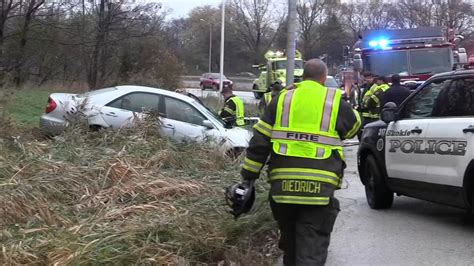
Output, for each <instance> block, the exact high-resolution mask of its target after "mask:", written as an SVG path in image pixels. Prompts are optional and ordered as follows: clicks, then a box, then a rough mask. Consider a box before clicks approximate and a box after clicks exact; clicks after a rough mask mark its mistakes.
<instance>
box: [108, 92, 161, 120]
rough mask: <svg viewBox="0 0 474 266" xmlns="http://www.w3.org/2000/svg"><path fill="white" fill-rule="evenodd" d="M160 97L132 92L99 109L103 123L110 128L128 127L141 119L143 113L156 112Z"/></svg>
mask: <svg viewBox="0 0 474 266" xmlns="http://www.w3.org/2000/svg"><path fill="white" fill-rule="evenodd" d="M159 102H160V96H159V95H158V94H154V93H148V92H132V93H129V94H126V95H123V96H121V97H119V98H118V99H115V100H113V101H111V102H110V103H108V104H107V105H105V106H104V107H102V108H101V110H100V111H101V114H102V117H103V119H104V121H105V122H106V123H107V124H108V125H109V126H110V127H112V128H121V127H129V126H131V125H133V122H134V120H135V119H142V118H143V115H144V114H143V112H144V111H156V112H157V111H158V110H159V109H158V107H159Z"/></svg>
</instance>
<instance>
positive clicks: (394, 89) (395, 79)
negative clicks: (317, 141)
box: [381, 74, 411, 108]
mask: <svg viewBox="0 0 474 266" xmlns="http://www.w3.org/2000/svg"><path fill="white" fill-rule="evenodd" d="M410 94H411V91H410V90H409V89H408V88H407V87H405V86H403V85H401V84H400V75H397V74H395V75H393V76H392V86H390V89H389V90H388V91H387V92H385V93H384V94H383V95H382V105H381V107H382V108H383V106H384V105H385V104H386V103H388V102H394V103H396V104H397V106H400V105H401V104H402V102H403V101H404V100H405V99H406V98H407V97H408V96H409V95H410Z"/></svg>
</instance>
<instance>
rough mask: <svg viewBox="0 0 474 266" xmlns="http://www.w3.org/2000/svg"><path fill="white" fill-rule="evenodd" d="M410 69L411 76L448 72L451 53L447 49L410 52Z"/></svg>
mask: <svg viewBox="0 0 474 266" xmlns="http://www.w3.org/2000/svg"><path fill="white" fill-rule="evenodd" d="M410 67H411V69H410V73H411V74H412V75H420V74H435V73H441V72H446V71H450V70H451V51H450V49H449V48H442V49H433V50H425V49H423V50H413V51H410Z"/></svg>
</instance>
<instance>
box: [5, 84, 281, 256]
mask: <svg viewBox="0 0 474 266" xmlns="http://www.w3.org/2000/svg"><path fill="white" fill-rule="evenodd" d="M45 94H46V96H47V93H45ZM43 96H44V95H43ZM39 98H42V99H39ZM46 98H47V97H46ZM46 98H43V97H42V96H40V95H36V96H35V97H33V95H32V94H28V96H25V100H22V101H23V102H28V99H31V100H32V99H37V100H38V104H37V105H36V103H33V101H32V102H30V103H31V104H30V106H36V108H38V109H37V110H40V113H41V110H42V108H43V106H42V107H41V108H40V107H39V106H40V105H43V104H40V103H39V102H41V103H43V102H46ZM19 99H22V97H18V94H17V95H16V100H15V101H19ZM11 103H13V101H12V102H11ZM10 110H21V111H15V112H10V113H11V114H12V116H13V115H14V114H15V113H20V114H23V115H24V116H25V117H23V118H22V117H21V116H16V117H15V120H16V121H24V123H25V125H28V121H34V120H35V119H36V118H33V117H36V116H38V115H39V114H37V112H36V111H32V110H31V112H30V111H28V112H23V111H22V108H19V107H16V109H15V108H13V109H10ZM27 114H28V115H27ZM32 118H33V119H32ZM20 119H24V120H20ZM35 123H36V122H34V123H33V122H31V124H35ZM147 123H149V121H148V122H147ZM147 125H148V124H144V125H140V126H138V127H137V128H135V129H131V130H124V131H121V132H112V131H102V132H96V133H91V132H88V131H87V129H86V128H82V127H80V126H77V127H75V128H71V129H70V130H68V131H67V132H65V133H64V134H63V135H62V136H59V137H56V138H54V139H49V140H36V139H34V138H33V137H32V136H29V135H27V134H26V135H25V134H23V135H20V136H21V137H19V138H18V137H15V138H12V135H11V134H10V135H9V134H8V132H4V133H3V136H0V205H1V206H2V208H0V228H2V229H1V230H0V243H1V245H2V252H1V253H0V263H2V264H3V263H6V264H19V263H36V264H58V265H64V264H71V263H74V264H76V263H87V264H103V263H110V264H130V263H147V264H167V263H171V264H176V265H184V264H188V263H190V264H197V263H218V262H222V261H225V262H238V263H241V264H243V265H250V264H254V265H256V264H258V265H260V264H269V263H271V261H272V259H273V258H274V257H275V254H276V252H277V251H276V247H275V242H276V232H275V230H274V228H275V226H274V222H273V221H272V218H271V214H270V212H269V208H268V205H267V203H266V192H265V191H266V190H267V185H266V184H265V182H263V181H260V182H259V183H258V201H257V203H256V205H255V208H254V210H253V212H252V213H251V214H250V215H248V216H245V217H242V218H241V219H239V220H237V221H235V220H233V219H232V218H231V215H230V214H228V213H227V211H226V206H225V203H224V200H223V188H224V187H225V186H227V185H229V184H231V183H233V182H235V181H237V180H238V179H239V174H238V171H239V166H238V165H239V162H238V161H231V160H229V159H226V158H223V157H221V156H220V155H219V153H217V152H216V151H215V150H212V149H211V148H208V147H207V146H206V145H197V144H187V145H185V144H176V143H172V142H170V141H168V140H165V139H162V138H160V137H159V136H157V135H156V134H155V133H154V132H155V131H150V130H147V128H150V127H148V126H147ZM13 136H16V134H13Z"/></svg>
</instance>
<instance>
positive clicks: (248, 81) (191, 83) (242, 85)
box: [181, 76, 253, 91]
mask: <svg viewBox="0 0 474 266" xmlns="http://www.w3.org/2000/svg"><path fill="white" fill-rule="evenodd" d="M229 79H230V80H232V81H233V82H234V87H233V89H234V90H239V91H251V90H252V84H253V83H252V82H253V79H252V78H242V77H235V78H234V77H229ZM181 82H182V84H183V86H184V87H185V88H199V76H182V77H181Z"/></svg>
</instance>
